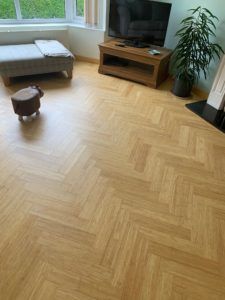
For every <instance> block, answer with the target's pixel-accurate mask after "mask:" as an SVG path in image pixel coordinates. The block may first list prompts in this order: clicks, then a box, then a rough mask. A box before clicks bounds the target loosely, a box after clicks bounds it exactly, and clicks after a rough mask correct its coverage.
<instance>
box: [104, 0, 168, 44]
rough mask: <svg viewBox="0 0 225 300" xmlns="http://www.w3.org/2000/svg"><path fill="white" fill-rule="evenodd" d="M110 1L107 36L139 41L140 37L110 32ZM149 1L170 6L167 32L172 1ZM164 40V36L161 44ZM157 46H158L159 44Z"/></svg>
mask: <svg viewBox="0 0 225 300" xmlns="http://www.w3.org/2000/svg"><path fill="white" fill-rule="evenodd" d="M111 1H113V0H110V3H109V22H108V36H109V37H114V38H117V39H124V40H140V41H142V38H140V37H128V36H123V35H113V34H110V14H111ZM149 2H154V3H160V4H161V3H162V4H166V5H168V6H170V13H169V19H168V23H167V27H166V34H167V30H168V25H169V20H170V15H171V9H172V3H167V2H161V1H152V0H149ZM165 40H166V38H165V39H164V43H163V45H164V44H165ZM159 47H160V46H159Z"/></svg>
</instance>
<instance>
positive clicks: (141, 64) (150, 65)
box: [99, 40, 172, 88]
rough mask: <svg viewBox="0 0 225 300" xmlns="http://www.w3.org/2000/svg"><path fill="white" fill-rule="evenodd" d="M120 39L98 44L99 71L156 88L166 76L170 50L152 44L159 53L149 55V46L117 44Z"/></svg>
mask: <svg viewBox="0 0 225 300" xmlns="http://www.w3.org/2000/svg"><path fill="white" fill-rule="evenodd" d="M119 43H121V41H118V40H111V41H109V42H106V43H103V44H100V45H99V48H100V66H99V73H101V74H108V75H114V76H118V77H121V78H125V79H129V80H133V81H136V82H140V83H143V84H145V85H147V86H150V87H153V88H157V87H158V86H159V85H160V84H161V83H162V82H163V81H164V80H165V79H166V78H167V76H168V67H169V60H170V57H171V53H172V52H171V50H169V49H166V48H160V47H156V46H154V49H158V50H159V51H160V52H161V53H160V54H159V55H151V54H149V53H148V49H149V48H133V47H129V46H125V47H120V46H117V45H118V44H119Z"/></svg>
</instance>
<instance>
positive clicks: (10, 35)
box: [0, 26, 69, 47]
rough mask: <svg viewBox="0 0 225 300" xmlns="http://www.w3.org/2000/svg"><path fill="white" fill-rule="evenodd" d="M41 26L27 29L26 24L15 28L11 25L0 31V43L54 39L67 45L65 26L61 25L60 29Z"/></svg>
mask: <svg viewBox="0 0 225 300" xmlns="http://www.w3.org/2000/svg"><path fill="white" fill-rule="evenodd" d="M42 27H43V26H41V27H37V28H35V27H32V29H30V30H27V26H24V27H23V26H22V27H19V28H18V27H17V29H15V28H13V27H11V28H9V29H8V31H5V30H2V31H0V45H7V44H20V43H32V42H33V41H34V40H35V39H56V40H58V41H60V42H61V43H63V44H64V45H65V46H66V47H69V34H68V30H67V26H63V27H62V28H61V29H60V28H58V29H57V28H55V29H54V28H53V29H47V30H46V29H44V28H42Z"/></svg>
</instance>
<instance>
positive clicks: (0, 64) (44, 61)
mask: <svg viewBox="0 0 225 300" xmlns="http://www.w3.org/2000/svg"><path fill="white" fill-rule="evenodd" d="M73 61H74V60H73V58H71V57H45V56H44V55H43V54H42V53H41V51H40V50H39V49H38V47H37V46H36V45H35V44H23V45H8V46H0V75H3V76H8V77H14V76H23V75H33V74H42V73H51V72H59V71H64V70H69V69H72V68H73Z"/></svg>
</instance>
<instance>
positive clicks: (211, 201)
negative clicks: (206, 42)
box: [0, 62, 225, 300]
mask: <svg viewBox="0 0 225 300" xmlns="http://www.w3.org/2000/svg"><path fill="white" fill-rule="evenodd" d="M29 82H36V83H39V84H40V85H41V87H42V88H43V89H44V91H45V96H44V98H43V99H42V108H41V116H40V118H38V119H36V120H34V121H33V122H25V123H24V124H21V123H19V121H18V120H17V117H16V115H14V113H13V111H12V107H11V102H10V95H11V94H12V93H13V92H14V91H16V90H17V89H19V88H21V87H25V86H27V85H28V84H29ZM169 89H170V83H166V84H164V85H163V86H161V88H160V90H153V89H151V88H148V87H145V86H142V85H139V84H135V83H132V82H128V81H124V80H120V79H117V78H113V77H108V76H104V75H99V74H98V73H97V65H95V64H90V63H84V62H79V63H77V65H76V68H75V73H74V80H73V81H72V82H71V83H69V82H68V81H67V80H66V79H64V78H62V77H60V75H58V76H54V75H53V76H44V77H43V76H39V77H35V78H28V79H27V80H25V81H23V80H20V81H17V82H16V83H15V84H14V85H13V86H11V87H9V88H5V87H3V84H2V83H0V170H1V172H0V299H1V300H8V299H10V300H18V299H19V300H26V299H32V300H33V299H35V300H36V299H38V300H49V299H51V300H52V299H54V300H64V299H65V300H92V299H97V300H117V299H123V300H139V299H141V300H155V299H157V300H167V299H170V300H180V299H185V300H199V299H203V300H207V299H213V300H218V299H225V135H224V134H222V133H221V132H219V131H217V130H216V129H214V128H213V127H211V126H210V125H209V124H207V123H206V122H204V121H203V120H202V119H200V118H198V117H197V116H196V115H194V114H192V113H191V112H190V111H189V110H187V109H186V108H185V106H184V105H185V103H187V101H184V100H181V99H178V98H176V97H175V96H173V95H172V94H171V93H170V91H169Z"/></svg>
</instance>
